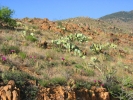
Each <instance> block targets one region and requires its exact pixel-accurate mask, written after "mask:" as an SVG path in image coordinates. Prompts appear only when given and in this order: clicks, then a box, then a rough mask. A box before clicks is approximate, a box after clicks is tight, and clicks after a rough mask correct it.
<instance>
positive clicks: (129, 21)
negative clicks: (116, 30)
mask: <svg viewBox="0 0 133 100" xmlns="http://www.w3.org/2000/svg"><path fill="white" fill-rule="evenodd" d="M99 19H100V20H104V21H106V22H108V23H110V24H113V25H115V26H117V27H120V28H122V29H124V30H127V31H130V32H131V33H133V10H131V11H129V12H127V11H120V12H116V13H112V14H109V15H105V16H103V17H100V18H99Z"/></svg>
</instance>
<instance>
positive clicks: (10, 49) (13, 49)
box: [1, 45, 20, 55]
mask: <svg viewBox="0 0 133 100" xmlns="http://www.w3.org/2000/svg"><path fill="white" fill-rule="evenodd" d="M1 51H2V52H3V53H4V54H5V55H7V54H12V53H19V52H20V50H19V47H18V46H10V45H3V46H2V48H1Z"/></svg>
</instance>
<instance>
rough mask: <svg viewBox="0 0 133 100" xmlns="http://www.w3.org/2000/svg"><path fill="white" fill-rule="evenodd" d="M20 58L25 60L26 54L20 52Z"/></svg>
mask: <svg viewBox="0 0 133 100" xmlns="http://www.w3.org/2000/svg"><path fill="white" fill-rule="evenodd" d="M19 56H20V58H21V59H23V60H24V59H25V58H26V57H27V55H26V53H25V52H19Z"/></svg>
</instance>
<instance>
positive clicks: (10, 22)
mask: <svg viewBox="0 0 133 100" xmlns="http://www.w3.org/2000/svg"><path fill="white" fill-rule="evenodd" d="M13 13H14V11H13V10H11V9H9V8H8V7H1V8H0V25H1V26H2V24H6V26H9V27H15V26H16V21H15V20H14V19H11V17H12V15H13Z"/></svg>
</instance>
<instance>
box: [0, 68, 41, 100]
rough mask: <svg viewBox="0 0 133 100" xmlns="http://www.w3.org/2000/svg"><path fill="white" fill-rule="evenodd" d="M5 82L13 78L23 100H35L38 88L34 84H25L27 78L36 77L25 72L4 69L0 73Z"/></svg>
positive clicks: (32, 78)
mask: <svg viewBox="0 0 133 100" xmlns="http://www.w3.org/2000/svg"><path fill="white" fill-rule="evenodd" d="M1 77H2V79H3V80H4V82H5V83H7V82H8V81H9V80H15V82H16V86H17V87H18V88H19V89H20V92H21V93H22V95H21V98H22V99H23V100H35V97H36V94H37V92H38V88H37V87H36V86H34V85H26V82H27V80H28V79H29V80H36V78H34V77H32V76H30V75H29V74H27V73H24V72H20V71H17V70H16V71H6V72H4V73H2V75H1Z"/></svg>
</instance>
